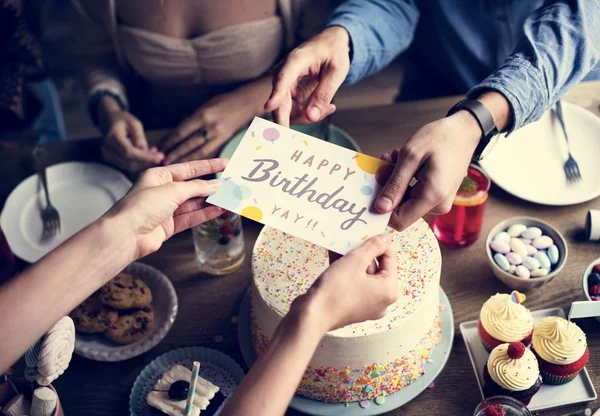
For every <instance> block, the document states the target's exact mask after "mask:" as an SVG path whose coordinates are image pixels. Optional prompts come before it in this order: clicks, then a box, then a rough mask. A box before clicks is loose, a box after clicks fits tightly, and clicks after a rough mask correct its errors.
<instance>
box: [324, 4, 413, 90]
mask: <svg viewBox="0 0 600 416" xmlns="http://www.w3.org/2000/svg"><path fill="white" fill-rule="evenodd" d="M418 19H419V12H418V10H417V7H416V5H415V3H414V1H413V0H347V1H344V2H343V3H342V4H341V5H340V6H339V7H337V8H336V9H335V10H334V11H333V13H332V14H331V16H330V18H329V21H328V22H327V24H326V26H327V27H330V26H342V27H343V28H345V29H346V30H347V31H348V33H349V35H350V42H351V45H352V61H351V62H350V71H349V72H348V76H347V77H346V83H349V84H351V83H354V82H357V81H359V80H361V79H362V78H365V77H367V76H369V75H371V74H373V73H375V72H377V71H379V70H381V69H382V68H384V67H385V66H386V65H388V64H389V63H390V62H391V61H392V59H394V58H395V57H396V56H398V54H400V53H401V52H403V51H404V50H406V49H407V48H408V46H409V45H410V43H411V42H412V40H413V35H414V31H415V27H416V25H417V21H418Z"/></svg>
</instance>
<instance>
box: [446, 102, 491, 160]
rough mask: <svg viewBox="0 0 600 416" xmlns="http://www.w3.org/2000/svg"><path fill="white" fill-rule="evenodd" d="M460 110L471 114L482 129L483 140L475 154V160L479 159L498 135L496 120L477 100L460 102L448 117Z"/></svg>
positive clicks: (449, 112) (480, 141)
mask: <svg viewBox="0 0 600 416" xmlns="http://www.w3.org/2000/svg"><path fill="white" fill-rule="evenodd" d="M460 110H466V111H468V112H469V113H471V114H472V115H473V117H474V118H475V120H477V124H479V127H480V128H481V139H480V140H479V145H478V146H477V148H476V149H475V154H474V155H473V157H474V158H475V159H479V158H480V157H481V154H482V153H483V151H484V150H485V148H486V147H487V145H488V144H489V142H490V141H491V139H492V138H493V137H494V136H495V135H496V134H498V128H497V127H496V124H495V123H494V118H493V117H492V113H490V110H488V109H487V108H486V106H485V105H483V104H482V103H480V102H479V101H477V100H472V99H470V98H465V99H463V100H461V101H459V102H458V103H457V104H455V105H454V106H453V107H452V108H451V109H450V111H448V114H447V115H446V117H449V116H451V115H452V114H454V113H456V112H458V111H460Z"/></svg>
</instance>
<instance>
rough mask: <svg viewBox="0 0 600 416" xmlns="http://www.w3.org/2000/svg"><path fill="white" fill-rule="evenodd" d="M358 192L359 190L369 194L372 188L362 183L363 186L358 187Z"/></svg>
mask: <svg viewBox="0 0 600 416" xmlns="http://www.w3.org/2000/svg"><path fill="white" fill-rule="evenodd" d="M360 192H361V193H362V194H363V195H371V194H372V193H373V188H371V187H370V186H369V185H363V186H362V187H361V188H360Z"/></svg>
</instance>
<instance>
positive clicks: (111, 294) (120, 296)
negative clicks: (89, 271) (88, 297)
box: [99, 272, 152, 310]
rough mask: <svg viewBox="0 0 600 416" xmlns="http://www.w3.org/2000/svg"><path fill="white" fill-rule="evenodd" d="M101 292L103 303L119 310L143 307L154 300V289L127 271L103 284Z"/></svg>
mask: <svg viewBox="0 0 600 416" xmlns="http://www.w3.org/2000/svg"><path fill="white" fill-rule="evenodd" d="M99 293H100V300H101V301H102V303H104V304H105V305H108V306H110V307H111V308H115V309H119V310H128V309H141V308H145V307H147V306H150V303H151V302H152V291H151V290H150V288H149V287H148V285H146V283H144V281H143V280H142V279H138V278H137V277H135V276H132V275H131V274H129V273H125V272H123V273H119V274H118V275H117V276H116V277H115V278H114V279H112V280H111V281H110V282H108V283H106V284H105V285H104V286H102V287H101V288H100V291H99Z"/></svg>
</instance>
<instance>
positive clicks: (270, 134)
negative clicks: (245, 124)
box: [263, 127, 279, 143]
mask: <svg viewBox="0 0 600 416" xmlns="http://www.w3.org/2000/svg"><path fill="white" fill-rule="evenodd" d="M263 137H264V139H265V140H266V141H269V142H271V143H273V142H275V141H276V140H277V139H279V131H278V130H277V129H275V128H273V127H269V128H267V129H265V130H264V131H263Z"/></svg>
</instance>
